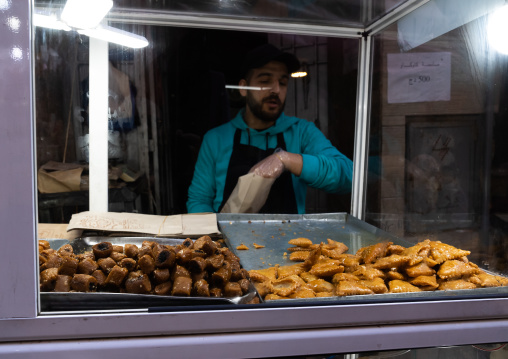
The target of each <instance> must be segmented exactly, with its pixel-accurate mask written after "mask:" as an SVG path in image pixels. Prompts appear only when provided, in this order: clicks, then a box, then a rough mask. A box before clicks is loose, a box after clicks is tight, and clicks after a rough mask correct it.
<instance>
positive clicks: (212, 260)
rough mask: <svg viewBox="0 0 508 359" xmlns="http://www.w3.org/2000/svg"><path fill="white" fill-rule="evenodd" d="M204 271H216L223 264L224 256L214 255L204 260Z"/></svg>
mask: <svg viewBox="0 0 508 359" xmlns="http://www.w3.org/2000/svg"><path fill="white" fill-rule="evenodd" d="M205 261H206V269H207V270H210V271H216V270H217V269H219V268H220V267H222V263H224V256H223V255H222V254H214V255H211V256H209V257H208V258H206V259H205Z"/></svg>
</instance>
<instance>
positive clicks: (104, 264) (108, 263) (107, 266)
mask: <svg viewBox="0 0 508 359" xmlns="http://www.w3.org/2000/svg"><path fill="white" fill-rule="evenodd" d="M97 264H98V265H99V267H100V268H101V269H102V271H103V272H104V273H105V274H108V273H109V272H110V271H111V269H112V268H113V267H114V266H116V262H115V261H114V260H113V259H112V258H111V257H107V258H99V259H98V260H97Z"/></svg>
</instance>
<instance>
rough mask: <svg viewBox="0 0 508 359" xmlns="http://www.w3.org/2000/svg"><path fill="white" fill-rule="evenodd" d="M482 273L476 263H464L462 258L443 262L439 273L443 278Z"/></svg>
mask: <svg viewBox="0 0 508 359" xmlns="http://www.w3.org/2000/svg"><path fill="white" fill-rule="evenodd" d="M478 273H480V269H479V268H478V266H477V265H476V264H474V263H471V262H469V263H464V262H462V261H460V260H455V259H453V260H448V261H446V262H444V263H443V264H441V266H440V267H439V269H438V271H437V275H438V276H439V278H441V279H448V280H449V279H457V278H461V277H463V276H469V275H473V274H478Z"/></svg>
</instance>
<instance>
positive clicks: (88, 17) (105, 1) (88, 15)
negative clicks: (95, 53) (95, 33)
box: [61, 0, 113, 29]
mask: <svg viewBox="0 0 508 359" xmlns="http://www.w3.org/2000/svg"><path fill="white" fill-rule="evenodd" d="M112 7H113V1H112V0H67V3H66V4H65V7H64V9H63V11H62V16H61V19H62V21H64V22H65V23H66V24H67V25H69V26H71V27H75V28H79V29H90V28H93V27H96V26H97V25H99V24H100V22H101V21H102V19H104V16H106V14H107V13H108V12H109V10H111V8H112Z"/></svg>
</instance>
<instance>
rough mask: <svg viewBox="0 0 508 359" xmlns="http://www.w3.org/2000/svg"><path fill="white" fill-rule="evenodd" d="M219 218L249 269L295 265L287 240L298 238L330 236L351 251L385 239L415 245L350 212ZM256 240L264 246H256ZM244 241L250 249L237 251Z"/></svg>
mask: <svg viewBox="0 0 508 359" xmlns="http://www.w3.org/2000/svg"><path fill="white" fill-rule="evenodd" d="M217 220H218V223H219V229H220V231H221V232H222V234H223V236H224V240H225V242H226V244H227V245H228V247H229V248H230V249H231V251H233V252H234V253H235V254H236V255H237V256H238V257H239V258H240V262H241V264H242V266H243V267H244V268H245V269H247V270H251V269H262V268H266V267H270V266H273V265H276V264H280V265H290V264H295V262H293V261H290V260H289V252H288V251H287V248H288V247H291V245H290V244H288V241H289V240H290V239H293V238H297V237H305V238H309V239H310V240H312V242H314V243H320V242H324V243H326V239H327V238H330V239H333V240H335V241H338V242H342V243H344V244H345V245H346V246H348V247H349V250H348V253H356V251H357V250H358V249H360V248H361V247H365V246H369V245H372V244H376V243H379V242H380V241H382V240H389V241H391V242H393V243H394V244H399V245H402V246H405V247H410V246H412V245H413V244H411V243H409V242H407V241H404V240H402V239H400V238H397V237H395V236H393V235H391V234H389V233H387V232H385V231H382V230H380V229H379V228H376V227H374V226H372V225H370V224H368V223H366V222H363V221H360V220H359V219H357V218H355V217H353V216H350V215H348V214H347V213H327V214H305V215H298V214H218V215H217ZM253 243H256V244H259V245H264V246H265V248H261V249H255V248H254V246H253ZM241 244H245V245H246V246H247V247H249V250H238V249H237V247H238V246H239V245H241ZM284 253H287V256H284Z"/></svg>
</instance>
